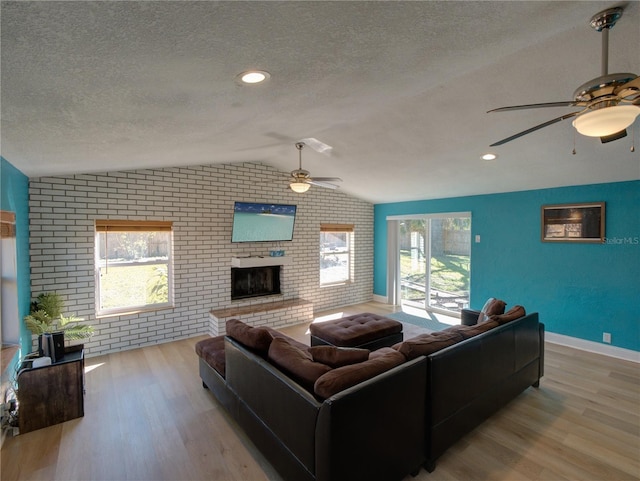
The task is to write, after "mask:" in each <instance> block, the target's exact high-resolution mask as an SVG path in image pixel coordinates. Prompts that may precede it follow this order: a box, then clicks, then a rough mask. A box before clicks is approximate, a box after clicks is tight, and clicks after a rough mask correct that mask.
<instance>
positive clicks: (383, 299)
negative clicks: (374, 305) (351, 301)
mask: <svg viewBox="0 0 640 481" xmlns="http://www.w3.org/2000/svg"><path fill="white" fill-rule="evenodd" d="M373 300H374V301H375V302H381V303H382V304H387V302H388V297H387V296H379V295H378V294H374V295H373Z"/></svg>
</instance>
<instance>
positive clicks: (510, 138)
mask: <svg viewBox="0 0 640 481" xmlns="http://www.w3.org/2000/svg"><path fill="white" fill-rule="evenodd" d="M581 112H582V110H581V111H580V112H571V113H570V114H565V115H562V116H561V117H556V118H555V119H551V120H547V121H546V122H544V123H542V124H540V125H536V126H535V127H531V128H530V129H527V130H523V131H522V132H518V133H517V134H514V135H512V136H511V137H507V138H506V139H502V140H500V141H498V142H495V143H493V144H491V145H490V146H489V147H495V146H497V145H502V144H506V143H507V142H511V141H512V140H515V139H517V138H519V137H522V136H524V135H527V134H530V133H531V132H535V131H536V130H540V129H543V128H545V127H548V126H549V125H553V124H555V123H558V122H561V121H562V120H566V119H570V118H571V117H575V116H576V115H578V114H579V113H581Z"/></svg>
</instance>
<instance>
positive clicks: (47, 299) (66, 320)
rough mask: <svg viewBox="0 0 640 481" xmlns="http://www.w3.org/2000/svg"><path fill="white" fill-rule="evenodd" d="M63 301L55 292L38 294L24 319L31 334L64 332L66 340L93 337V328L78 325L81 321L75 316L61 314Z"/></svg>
mask: <svg viewBox="0 0 640 481" xmlns="http://www.w3.org/2000/svg"><path fill="white" fill-rule="evenodd" d="M63 308H64V301H63V299H62V296H61V295H60V294H58V293H55V292H50V293H46V294H40V295H39V296H38V297H37V298H36V300H35V301H33V302H32V303H31V312H30V314H29V315H27V316H25V317H24V322H25V324H26V325H27V329H29V330H30V331H31V333H32V334H35V335H37V336H42V334H45V333H51V332H64V337H65V339H67V340H77V339H86V338H88V337H91V336H93V327H92V326H88V325H86V324H79V322H80V321H83V320H84V319H81V318H79V317H76V316H73V315H71V316H65V315H63V314H62V310H63Z"/></svg>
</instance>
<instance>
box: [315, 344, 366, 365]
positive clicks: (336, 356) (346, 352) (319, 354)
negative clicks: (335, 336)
mask: <svg viewBox="0 0 640 481" xmlns="http://www.w3.org/2000/svg"><path fill="white" fill-rule="evenodd" d="M309 353H310V354H311V357H312V358H313V360H314V361H316V362H321V363H322V364H326V365H327V366H331V367H341V366H347V365H349V364H356V363H358V362H364V361H366V360H367V359H369V349H359V348H357V347H336V346H312V347H310V348H309Z"/></svg>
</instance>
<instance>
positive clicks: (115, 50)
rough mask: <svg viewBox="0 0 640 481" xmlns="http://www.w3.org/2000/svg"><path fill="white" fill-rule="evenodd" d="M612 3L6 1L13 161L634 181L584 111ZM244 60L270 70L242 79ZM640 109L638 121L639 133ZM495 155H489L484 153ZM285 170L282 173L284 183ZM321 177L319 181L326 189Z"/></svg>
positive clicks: (620, 59)
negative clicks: (600, 26)
mask: <svg viewBox="0 0 640 481" xmlns="http://www.w3.org/2000/svg"><path fill="white" fill-rule="evenodd" d="M614 5H615V4H613V3H610V2H600V1H588V2H561V1H533V2H527V1H511V2H491V1H481V2H435V1H430V2H426V1H425V2H344V1H337V2H313V1H310V2H306V1H305V2H271V1H269V2H207V1H204V2H146V1H145V2H126V1H125V2H53V1H52V2H2V10H1V12H0V13H1V21H2V25H1V26H2V32H1V33H2V44H1V47H2V65H1V67H2V71H1V89H2V92H1V93H2V97H1V100H2V104H1V114H2V124H1V129H2V131H1V134H2V138H1V140H2V156H3V157H4V158H5V159H7V160H8V161H9V162H11V163H12V164H13V165H14V166H16V167H17V168H18V169H20V170H21V171H22V172H24V173H25V174H26V175H28V176H30V177H36V176H43V175H56V174H70V173H83V172H99V171H111V170H131V169H140V168H155V167H167V166H181V165H195V164H210V163H229V162H263V163H266V164H269V165H272V166H274V167H275V168H277V169H279V170H282V171H290V170H292V169H294V168H297V151H296V149H295V147H294V142H295V141H296V140H299V139H301V138H305V137H315V138H318V139H320V140H322V141H323V142H326V143H328V144H330V145H332V146H333V147H334V149H333V153H332V155H331V156H325V155H321V154H318V153H316V152H314V151H311V150H309V149H306V150H304V151H303V167H304V168H306V169H307V170H309V171H311V173H312V175H315V176H337V177H341V178H342V179H343V182H342V183H341V189H342V190H343V191H345V192H347V193H350V194H352V195H354V196H357V197H360V198H363V199H366V200H369V201H371V202H375V203H378V202H395V201H405V200H412V199H427V198H441V197H452V196H461V195H471V194H483V193H489V192H505V191H515V190H526V189H535V188H545V187H555V186H561V185H577V184H587V183H601V182H612V181H622V180H632V179H638V178H640V155H639V153H640V145H639V146H638V148H637V149H636V152H635V153H632V152H630V146H631V135H630V136H629V137H627V138H626V139H623V140H619V141H616V142H612V143H609V144H605V145H602V144H600V142H599V140H598V139H593V138H587V137H582V136H579V135H578V136H577V138H576V139H575V144H576V150H577V153H576V154H575V155H572V153H571V151H572V149H573V146H574V133H573V132H574V131H573V128H572V126H571V122H570V121H565V122H563V123H559V124H555V125H553V126H551V127H547V128H546V129H543V130H540V131H538V132H536V133H533V134H530V135H528V136H526V137H523V138H521V139H518V140H515V141H513V142H510V143H508V144H505V145H503V146H501V147H497V148H493V149H490V148H489V147H488V146H489V144H491V143H493V142H495V141H497V140H500V139H502V138H504V137H507V136H509V135H511V134H513V133H516V132H518V131H521V130H524V129H526V128H528V127H531V126H533V125H535V124H538V123H541V122H544V121H546V120H549V119H551V118H554V117H557V116H559V115H562V114H563V113H567V112H569V111H571V109H569V108H548V109H535V110H521V111H515V112H506V113H492V114H487V113H486V111H487V110H489V109H491V108H495V107H502V106H505V105H513V104H526V103H536V102H551V101H560V100H571V99H572V98H571V96H572V94H573V91H574V90H575V88H576V87H577V86H578V85H581V84H582V83H584V82H586V81H587V80H589V79H591V78H594V77H597V76H599V75H600V73H601V72H600V68H601V63H600V62H601V34H598V33H597V32H595V31H594V30H593V29H592V28H591V27H590V26H589V25H588V22H589V19H590V18H591V16H592V15H593V14H595V13H597V12H598V11H600V10H603V9H605V8H609V7H611V6H614ZM638 7H639V5H638V3H636V2H630V3H629V4H628V5H627V6H626V10H625V13H624V15H623V17H622V19H621V20H620V21H619V22H618V24H617V25H616V26H615V28H614V29H613V30H612V31H611V33H610V57H609V64H610V68H609V71H610V72H633V73H636V74H640V49H639V48H638V45H640V19H639V10H640V9H639V8H638ZM249 68H260V69H264V70H267V71H269V72H270V73H271V79H270V80H269V81H268V82H266V83H265V84H262V85H257V86H240V85H238V84H237V83H236V82H235V81H234V77H235V76H236V75H237V74H238V73H240V72H241V71H244V70H247V69H249ZM639 125H640V121H638V120H636V124H635V128H634V129H631V130H635V131H636V139H637V143H639V144H640V138H639V136H640V132H638V131H640V128H639ZM487 151H493V152H495V153H497V154H498V156H499V157H498V159H497V160H495V161H490V162H487V161H482V160H480V156H481V154H483V153H485V152H487ZM286 188H287V181H286V180H283V189H286ZM312 188H318V187H312Z"/></svg>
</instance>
